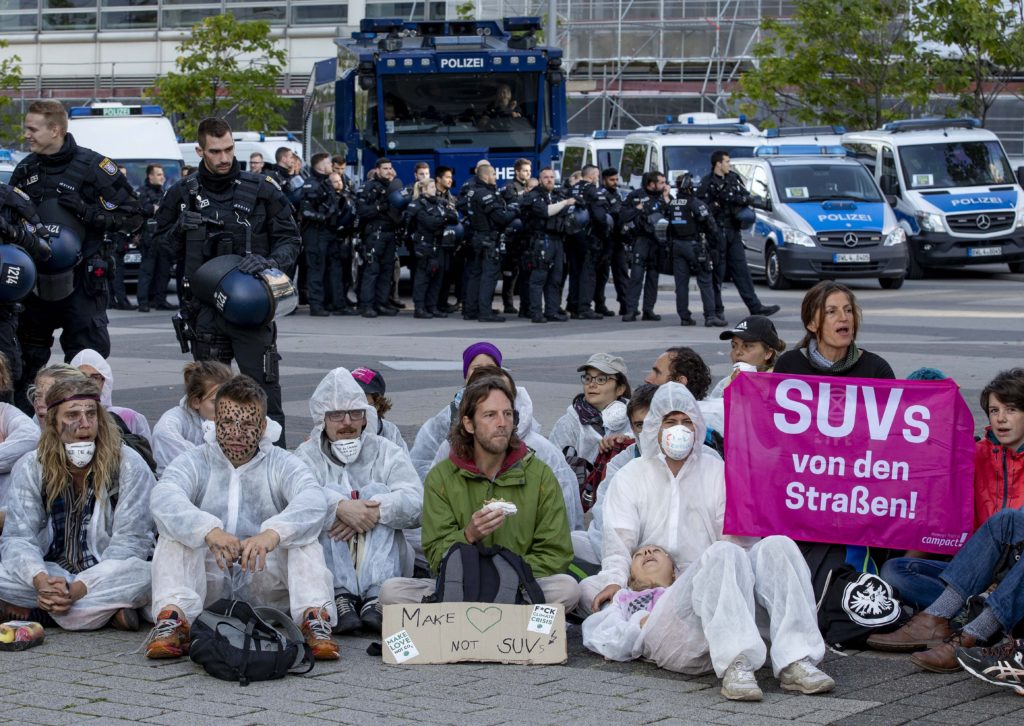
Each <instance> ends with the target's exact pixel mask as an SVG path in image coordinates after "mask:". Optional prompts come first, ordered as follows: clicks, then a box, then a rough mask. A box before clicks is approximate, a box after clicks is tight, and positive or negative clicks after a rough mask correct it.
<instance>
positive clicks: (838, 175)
mask: <svg viewBox="0 0 1024 726" xmlns="http://www.w3.org/2000/svg"><path fill="white" fill-rule="evenodd" d="M772 174H773V175H774V177H775V188H776V189H778V192H779V198H780V201H783V202H786V203H794V202H823V201H828V200H830V199H850V200H853V201H855V202H881V201H882V195H881V194H880V193H879V192H878V187H876V186H875V180H874V179H872V178H871V175H870V174H869V173H868V170H867V169H865V168H864V167H863V166H861V165H860V164H857V165H854V164H829V163H827V162H822V163H818V164H806V165H805V164H799V165H796V164H792V165H790V164H786V165H779V166H773V167H772Z"/></svg>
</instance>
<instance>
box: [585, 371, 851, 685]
mask: <svg viewBox="0 0 1024 726" xmlns="http://www.w3.org/2000/svg"><path fill="white" fill-rule="evenodd" d="M703 439H704V419H703V417H702V416H701V413H700V408H699V407H698V406H697V401H696V400H695V399H694V397H693V394H692V393H690V391H689V390H688V389H687V388H686V387H685V386H683V385H682V384H679V383H666V384H665V385H663V386H661V387H659V388H658V391H657V392H656V393H655V394H654V397H653V398H652V399H651V408H650V410H649V411H648V412H647V416H646V417H645V418H644V423H643V429H642V431H641V432H640V449H641V455H640V458H638V459H634V460H633V461H631V462H629V463H628V464H626V466H624V467H623V468H622V469H620V470H619V472H618V473H617V474H616V475H615V477H614V478H613V479H612V480H611V482H610V484H609V487H608V493H607V497H606V499H605V506H604V527H603V532H604V542H603V550H604V551H603V557H602V560H601V572H600V573H599V574H597V575H595V576H593V577H588V578H587V579H586V580H584V581H583V582H581V583H580V590H581V591H582V598H581V601H580V604H581V607H582V608H583V609H585V610H588V611H590V612H597V611H599V610H600V609H601V608H602V606H604V605H607V604H608V603H609V602H612V601H613V600H614V598H615V596H616V594H617V593H618V592H619V591H620V590H621V589H622V588H623V587H625V586H626V585H627V583H628V580H629V575H630V563H631V559H632V556H633V553H634V552H636V550H637V548H638V547H639V546H640V545H642V544H643V543H644V542H645V541H646V542H661V543H664V545H665V547H666V553H667V554H668V555H669V557H671V559H672V561H673V562H674V563H675V576H676V577H675V581H674V582H673V583H672V585H671V587H669V588H668V589H667V591H666V592H665V593H664V595H663V596H662V597H661V599H660V600H659V601H658V603H657V604H656V605H655V607H654V610H653V612H652V613H651V615H650V620H648V621H647V624H646V626H645V627H647V628H651V631H650V632H655V630H657V631H658V632H660V633H663V634H668V633H671V637H659V638H648V639H646V640H645V644H644V653H643V654H644V655H645V656H646V657H648V658H649V659H650V660H652V661H654V662H655V663H657V664H658V665H659V666H660V667H662V668H665V669H668V670H672V671H676V672H679V673H689V674H693V673H703V672H706V671H708V670H711V669H714V671H715V673H716V674H717V675H718V677H719V678H722V695H723V696H725V697H726V698H729V699H732V700H743V701H756V700H761V698H762V693H761V689H760V688H759V687H758V685H757V680H756V679H755V677H754V671H756V670H757V669H758V668H760V667H761V666H762V665H763V664H764V661H765V656H766V654H767V649H766V647H765V643H764V641H763V640H762V639H761V635H760V632H759V631H758V626H757V623H756V622H755V604H756V605H757V606H758V608H759V609H763V610H764V611H766V612H767V615H768V621H769V631H770V634H771V643H772V647H771V659H772V670H773V672H774V674H775V676H776V677H778V678H779V681H780V683H781V685H782V688H783V689H784V690H789V691H798V692H800V693H824V692H826V691H830V690H832V688H833V687H834V686H835V683H834V681H833V680H832V679H831V678H829V677H828V676H827V675H825V674H824V673H822V672H821V671H820V670H818V668H817V667H816V664H817V663H819V662H820V661H821V659H822V658H823V657H824V655H825V642H824V640H823V639H822V637H821V634H820V633H819V632H818V625H817V622H818V618H817V613H816V611H815V601H814V597H813V594H812V592H811V578H810V572H809V570H808V568H807V564H806V563H805V562H804V559H803V557H802V556H801V554H800V551H799V549H798V548H797V546H796V544H795V543H794V542H793V541H792V540H791V539H789V538H788V537H780V536H775V537H766V538H764V539H762V540H756V539H754V538H747V537H735V536H729V535H725V534H724V533H723V521H724V518H725V465H724V464H723V462H722V461H721V460H719V459H716V458H714V457H711V456H708V455H706V454H705V453H704V449H703V447H701V446H699V445H697V443H698V442H700V441H703Z"/></svg>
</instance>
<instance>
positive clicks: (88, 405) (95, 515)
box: [0, 374, 154, 630]
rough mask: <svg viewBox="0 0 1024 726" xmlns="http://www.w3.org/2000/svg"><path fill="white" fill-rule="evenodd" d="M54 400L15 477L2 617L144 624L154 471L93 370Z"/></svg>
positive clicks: (5, 541) (66, 623)
mask: <svg viewBox="0 0 1024 726" xmlns="http://www.w3.org/2000/svg"><path fill="white" fill-rule="evenodd" d="M46 405H47V408H46V424H45V425H44V427H43V431H42V436H41V437H40V439H39V448H38V449H37V450H36V451H35V452H34V453H30V454H26V455H25V456H23V457H22V458H21V459H20V460H19V461H18V463H17V465H15V467H14V471H13V473H12V475H11V488H10V492H9V496H8V510H7V521H6V523H5V525H4V532H3V536H2V537H0V616H2V617H3V619H5V620H6V619H8V618H12V617H13V618H17V619H19V620H27V619H45V618H44V616H48V617H50V618H52V619H53V620H54V621H55V622H56V623H57V624H58V625H59V626H61V627H62V628H65V629H67V630H94V629H96V628H102V627H103V626H104V625H107V624H110V625H111V626H113V627H115V628H118V629H120V630H138V629H139V615H138V612H137V610H136V608H138V607H141V606H142V605H144V604H145V603H146V602H147V601H148V600H149V586H150V565H149V562H148V559H149V556H150V553H152V551H153V534H154V532H153V520H152V517H151V516H150V513H149V497H150V493H151V491H152V488H153V474H152V472H150V470H149V467H148V466H147V465H146V462H145V461H143V460H142V458H141V457H140V456H139V455H138V454H136V453H135V452H134V451H132V450H131V449H129V448H128V447H126V446H123V445H122V444H121V433H120V431H119V430H118V428H117V426H116V425H115V424H114V423H113V422H112V421H111V420H110V417H109V416H108V415H107V413H106V412H105V411H104V410H103V407H102V406H101V405H100V389H99V387H98V386H97V385H96V384H95V383H94V382H92V381H90V380H89V379H88V378H86V377H85V376H82V375H80V374H79V375H78V377H76V378H67V379H64V380H61V381H58V382H56V383H54V384H53V385H52V386H51V387H50V389H49V390H48V391H47V394H46Z"/></svg>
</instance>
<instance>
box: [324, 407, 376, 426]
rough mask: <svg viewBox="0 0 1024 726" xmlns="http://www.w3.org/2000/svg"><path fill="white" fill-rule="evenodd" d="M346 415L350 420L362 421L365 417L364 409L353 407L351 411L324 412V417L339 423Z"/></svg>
mask: <svg viewBox="0 0 1024 726" xmlns="http://www.w3.org/2000/svg"><path fill="white" fill-rule="evenodd" d="M346 416H347V417H348V418H349V419H351V420H352V421H362V420H363V419H364V418H366V409H362V408H355V409H352V410H351V411H328V412H327V413H325V414H324V418H325V419H327V420H328V421H330V422H331V423H341V422H342V421H344V420H345V417H346Z"/></svg>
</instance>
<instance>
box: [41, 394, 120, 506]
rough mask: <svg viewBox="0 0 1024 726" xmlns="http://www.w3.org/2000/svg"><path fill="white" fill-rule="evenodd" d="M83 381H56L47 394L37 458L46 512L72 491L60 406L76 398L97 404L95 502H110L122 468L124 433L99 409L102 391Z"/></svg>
mask: <svg viewBox="0 0 1024 726" xmlns="http://www.w3.org/2000/svg"><path fill="white" fill-rule="evenodd" d="M79 375H80V378H66V379H64V380H58V381H55V382H54V384H53V385H52V386H50V390H49V391H47V392H46V422H45V423H44V425H43V432H42V435H41V436H40V437H39V448H38V450H37V451H36V456H37V457H38V459H39V466H40V469H41V477H40V478H41V479H42V484H43V497H44V500H45V504H46V509H47V511H49V510H50V509H52V508H53V503H54V501H56V499H57V497H59V496H60V495H61V494H64V493H65V492H67V491H68V490H69V489H70V487H71V469H70V466H69V464H68V458H67V454H66V453H65V452H64V442H63V441H61V438H60V430H59V423H58V421H57V412H58V410H59V409H60V404H62V403H64V402H66V401H67V400H68V399H69V398H71V397H73V396H85V397H89V398H90V399H93V398H94V399H95V402H96V453H95V454H94V455H93V457H92V461H91V462H89V471H90V472H91V473H92V475H93V476H92V488H93V491H94V492H95V493H96V499H97V500H99V501H104V500H106V499H108V498H109V492H108V487H109V486H110V484H111V483H112V482H113V481H114V480H115V479H116V477H117V473H118V471H119V470H120V468H121V430H120V429H119V428H118V426H117V424H116V423H114V421H113V419H111V417H110V414H109V413H107V411H106V409H104V408H103V406H102V405H100V388H99V386H97V385H96V384H95V383H94V382H93V381H91V380H89V379H88V378H86V377H85V376H82V375H81V374H79Z"/></svg>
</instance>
